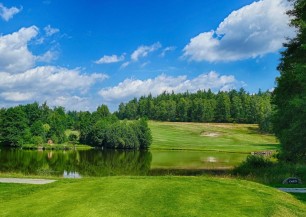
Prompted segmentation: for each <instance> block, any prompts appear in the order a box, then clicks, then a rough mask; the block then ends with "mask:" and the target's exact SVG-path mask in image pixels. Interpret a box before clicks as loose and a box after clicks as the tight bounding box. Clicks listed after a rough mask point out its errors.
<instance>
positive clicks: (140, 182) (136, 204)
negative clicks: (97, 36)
mask: <svg viewBox="0 0 306 217" xmlns="http://www.w3.org/2000/svg"><path fill="white" fill-rule="evenodd" d="M305 211H306V204H303V203H302V202H300V201H298V200H297V199H296V198H295V197H294V196H292V195H290V194H287V193H283V192H280V191H278V190H275V189H273V188H271V187H267V186H263V185H260V184H256V183H253V182H248V181H243V180H232V179H227V178H222V179H221V178H219V179H216V178H206V177H105V178H91V179H82V180H59V181H57V182H55V183H52V184H48V185H43V186H34V185H22V184H0V216H1V217H5V216H15V217H19V216H33V217H35V216H44V217H48V216H52V217H54V216H73V217H75V216H82V217H85V216H90V217H94V216H103V217H107V216H116V217H117V216H118V217H120V216H146V217H149V216H177V217H178V216H188V217H189V216H252V217H256V216H288V217H290V216H304V214H305Z"/></svg>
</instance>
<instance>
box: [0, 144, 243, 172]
mask: <svg viewBox="0 0 306 217" xmlns="http://www.w3.org/2000/svg"><path fill="white" fill-rule="evenodd" d="M245 158H246V155H245V154H237V153H222V152H203V151H170V150H169V151H168V150H152V151H122V150H121V151H120V150H86V151H37V150H21V149H3V148H1V149H0V172H5V173H21V174H25V175H46V176H58V177H66V178H81V177H87V176H95V177H97V176H112V175H150V174H152V171H162V170H197V171H201V170H203V171H204V170H218V169H227V168H230V167H233V166H234V165H237V164H239V163H240V162H241V161H243V160H244V159H245ZM154 174H155V175H156V172H155V173H154ZM161 174H163V173H161Z"/></svg>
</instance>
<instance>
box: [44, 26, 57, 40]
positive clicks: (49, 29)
mask: <svg viewBox="0 0 306 217" xmlns="http://www.w3.org/2000/svg"><path fill="white" fill-rule="evenodd" d="M44 30H45V33H46V36H48V37H49V36H51V35H54V34H55V33H58V32H59V31H60V30H59V29H57V28H52V27H51V26H50V25H48V26H46V27H45V28H44Z"/></svg>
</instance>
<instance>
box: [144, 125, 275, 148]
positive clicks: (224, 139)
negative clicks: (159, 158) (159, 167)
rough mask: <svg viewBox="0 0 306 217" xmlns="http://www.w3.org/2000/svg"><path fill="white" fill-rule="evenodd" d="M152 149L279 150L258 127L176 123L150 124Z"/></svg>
mask: <svg viewBox="0 0 306 217" xmlns="http://www.w3.org/2000/svg"><path fill="white" fill-rule="evenodd" d="M149 127H150V129H151V131H152V135H153V144H152V145H151V149H152V150H154V149H188V150H214V151H223V152H240V153H250V152H251V151H259V150H277V149H278V142H277V140H276V138H275V137H274V136H272V135H265V134H261V133H259V132H258V126H257V125H255V124H215V123H177V122H155V121H150V122H149Z"/></svg>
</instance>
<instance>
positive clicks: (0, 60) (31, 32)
mask: <svg viewBox="0 0 306 217" xmlns="http://www.w3.org/2000/svg"><path fill="white" fill-rule="evenodd" d="M37 34H38V28H37V27H36V26H31V27H29V28H21V29H20V30H19V31H18V32H14V33H12V34H8V35H4V36H0V54H1V55H0V71H7V72H12V73H18V72H21V71H24V70H27V69H29V68H31V67H33V66H34V64H35V60H36V57H35V56H34V55H33V54H32V53H31V52H30V51H29V49H28V42H29V41H31V40H32V39H33V38H34V37H36V36H37Z"/></svg>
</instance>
